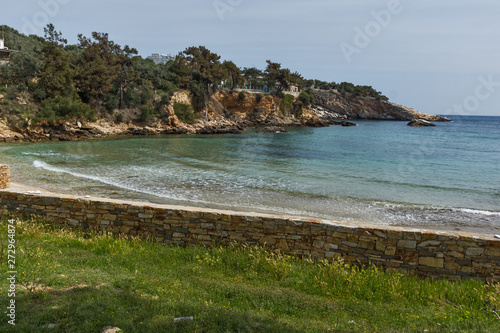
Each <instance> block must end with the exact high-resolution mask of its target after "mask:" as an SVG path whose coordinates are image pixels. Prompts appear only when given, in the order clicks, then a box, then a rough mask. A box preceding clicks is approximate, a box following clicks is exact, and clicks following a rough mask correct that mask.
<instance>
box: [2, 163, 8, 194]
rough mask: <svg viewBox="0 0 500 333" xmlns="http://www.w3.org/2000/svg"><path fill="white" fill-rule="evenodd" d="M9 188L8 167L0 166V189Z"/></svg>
mask: <svg viewBox="0 0 500 333" xmlns="http://www.w3.org/2000/svg"><path fill="white" fill-rule="evenodd" d="M9 187H10V168H9V166H8V165H0V189H4V188H9Z"/></svg>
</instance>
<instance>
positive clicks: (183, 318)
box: [174, 317, 194, 322]
mask: <svg viewBox="0 0 500 333" xmlns="http://www.w3.org/2000/svg"><path fill="white" fill-rule="evenodd" d="M192 320H194V317H179V318H174V322H179V321H192Z"/></svg>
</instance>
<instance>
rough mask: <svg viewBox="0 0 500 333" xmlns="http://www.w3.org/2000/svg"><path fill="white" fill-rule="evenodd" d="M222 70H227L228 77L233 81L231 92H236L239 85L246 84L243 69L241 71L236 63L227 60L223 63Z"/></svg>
mask: <svg viewBox="0 0 500 333" xmlns="http://www.w3.org/2000/svg"><path fill="white" fill-rule="evenodd" d="M222 68H223V69H224V70H225V72H226V75H227V76H228V77H229V78H230V79H231V90H234V88H235V87H236V86H237V85H241V84H243V83H244V82H245V80H244V79H243V76H242V75H241V69H239V68H238V66H236V65H235V63H234V62H232V61H227V60H225V61H224V62H223V63H222Z"/></svg>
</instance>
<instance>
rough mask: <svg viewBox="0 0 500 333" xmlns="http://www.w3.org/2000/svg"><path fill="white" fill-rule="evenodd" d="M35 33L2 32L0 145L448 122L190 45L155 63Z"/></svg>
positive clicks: (95, 40) (124, 51) (366, 90)
mask: <svg viewBox="0 0 500 333" xmlns="http://www.w3.org/2000/svg"><path fill="white" fill-rule="evenodd" d="M44 31H45V36H44V38H41V37H39V36H35V35H30V36H26V35H23V34H21V33H19V32H18V31H16V30H15V29H13V28H10V27H5V37H4V38H2V40H1V43H0V83H1V85H0V142H11V141H42V140H53V141H57V140H63V141H66V140H84V139H87V138H93V137H102V136H109V135H123V134H125V135H154V134H174V133H179V134H180V133H200V134H202V133H203V134H204V133H237V132H240V131H242V130H244V129H245V128H249V127H264V128H267V129H269V130H270V131H275V130H276V131H278V130H281V129H283V128H284V127H286V126H329V125H332V124H333V125H344V126H349V125H353V124H352V123H351V122H348V121H347V120H350V119H380V120H408V121H412V120H416V119H422V120H427V121H447V120H448V119H446V118H443V117H440V116H436V115H430V114H424V113H420V112H418V111H416V110H413V109H410V108H407V107H404V106H401V105H397V104H394V103H391V102H389V101H388V99H387V97H385V96H384V95H382V93H381V92H378V91H376V90H375V89H373V88H372V87H371V86H358V85H354V84H352V83H348V82H341V83H335V82H324V81H320V80H310V79H304V78H303V77H302V76H301V74H299V73H297V72H292V71H291V70H290V69H287V68H282V66H281V64H279V63H275V62H272V61H271V60H267V61H266V63H267V66H266V68H265V69H264V70H260V69H258V68H255V67H252V68H240V67H238V66H237V65H236V64H235V63H234V62H232V61H228V60H226V61H221V60H220V59H221V57H220V56H219V55H218V54H216V53H213V52H211V51H210V50H208V49H207V48H206V47H204V46H198V47H194V46H193V47H188V48H186V50H184V51H183V52H181V53H179V54H178V55H177V56H175V57H172V58H171V59H169V60H168V61H162V62H157V61H156V62H155V61H154V59H144V58H142V57H141V56H138V55H137V54H138V51H137V50H136V49H135V48H132V47H129V46H128V45H125V46H124V47H122V46H120V45H118V44H116V43H114V42H113V41H111V40H110V39H109V36H108V34H106V33H97V32H94V33H92V36H91V37H86V36H83V35H81V34H80V35H78V44H77V45H68V44H67V40H66V39H64V38H63V37H62V34H61V32H59V31H57V30H56V29H55V27H54V26H53V25H52V24H49V25H47V27H46V28H45V29H44Z"/></svg>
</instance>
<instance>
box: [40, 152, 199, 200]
mask: <svg viewBox="0 0 500 333" xmlns="http://www.w3.org/2000/svg"><path fill="white" fill-rule="evenodd" d="M33 166H34V167H35V168H42V169H45V170H48V171H52V172H58V173H65V174H68V175H71V176H73V177H77V178H84V179H88V180H92V181H96V182H99V183H103V184H106V185H110V186H115V187H118V188H121V189H125V190H129V191H134V192H139V193H143V194H148V195H153V196H158V197H163V198H168V199H174V200H187V199H186V198H179V197H172V196H166V195H161V194H159V193H157V192H153V191H148V190H145V189H139V188H136V187H133V186H130V185H126V184H122V183H119V182H116V181H112V180H110V179H108V178H105V177H99V176H91V175H86V174H83V173H79V172H74V171H69V170H66V169H64V168H59V167H56V166H53V165H50V164H47V163H45V162H42V161H38V160H36V161H33ZM189 200H192V199H189ZM192 201H196V200H192Z"/></svg>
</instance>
